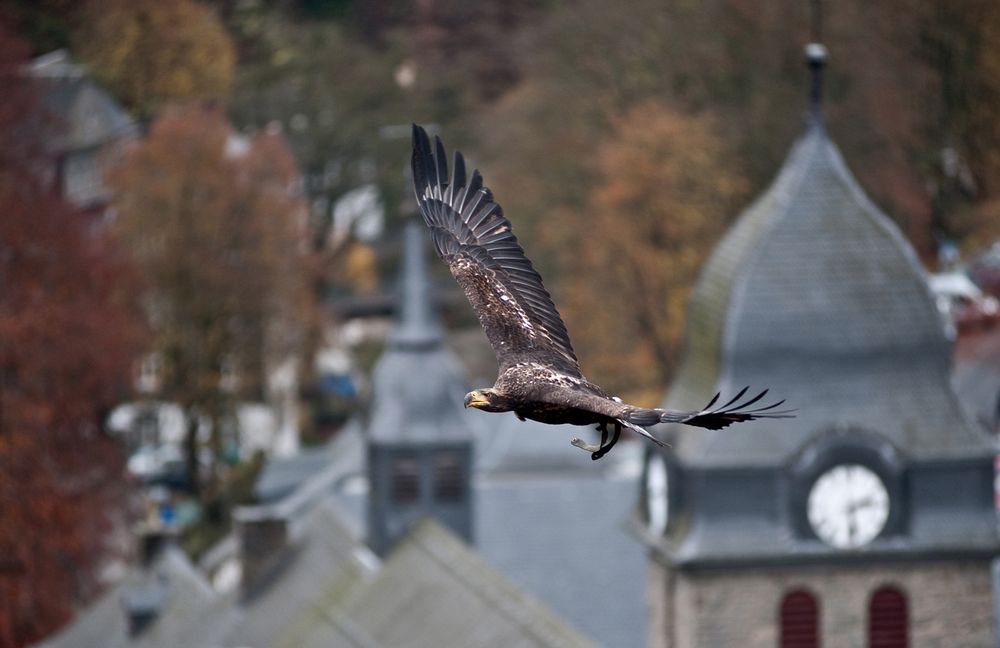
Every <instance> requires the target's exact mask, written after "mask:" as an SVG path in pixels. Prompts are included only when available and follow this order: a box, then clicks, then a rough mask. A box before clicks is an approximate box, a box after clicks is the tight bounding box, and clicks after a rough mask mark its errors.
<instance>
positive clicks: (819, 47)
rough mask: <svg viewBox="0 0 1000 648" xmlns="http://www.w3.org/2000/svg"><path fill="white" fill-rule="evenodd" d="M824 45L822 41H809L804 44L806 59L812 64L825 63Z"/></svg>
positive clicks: (825, 52)
mask: <svg viewBox="0 0 1000 648" xmlns="http://www.w3.org/2000/svg"><path fill="white" fill-rule="evenodd" d="M826 57H827V51H826V45H823V44H822V43H809V44H808V45H806V60H807V61H809V63H810V64H811V65H812V64H823V63H826Z"/></svg>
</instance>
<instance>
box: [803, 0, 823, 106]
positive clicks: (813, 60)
mask: <svg viewBox="0 0 1000 648" xmlns="http://www.w3.org/2000/svg"><path fill="white" fill-rule="evenodd" d="M811 7H812V42H811V43H809V44H808V45H806V64H807V65H808V66H809V70H810V72H811V73H812V74H811V76H812V79H811V83H810V87H809V118H810V122H812V123H814V124H817V125H821V124H822V123H823V68H824V67H825V65H826V58H827V51H826V46H825V45H823V6H822V3H821V0H813V1H812V3H811Z"/></svg>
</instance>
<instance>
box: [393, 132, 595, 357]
mask: <svg viewBox="0 0 1000 648" xmlns="http://www.w3.org/2000/svg"><path fill="white" fill-rule="evenodd" d="M412 164H413V185H414V189H415V190H416V194H417V202H418V203H419V204H420V211H421V213H422V214H423V217H424V222H426V223H427V226H428V227H429V228H430V230H431V239H432V240H433V242H434V248H435V250H436V251H437V253H438V255H439V256H440V257H441V258H442V259H444V260H445V262H446V263H447V264H448V267H449V268H450V269H451V273H452V274H453V275H454V276H455V279H456V280H457V281H458V283H459V285H461V286H462V289H463V290H464V291H465V294H466V296H467V297H468V298H469V301H470V302H471V303H472V307H473V309H475V311H476V315H478V316H479V322H480V323H481V324H482V326H483V329H484V330H485V331H486V337H487V338H489V341H490V344H491V345H493V350H494V351H495V352H496V356H497V362H498V364H499V365H500V371H501V372H503V371H504V370H506V369H507V368H509V367H511V366H513V365H515V364H517V363H518V362H533V363H540V364H547V365H550V366H553V367H555V368H558V369H559V370H561V371H563V372H564V373H567V374H569V375H573V376H579V375H580V367H579V364H578V363H577V360H576V354H575V353H574V352H573V347H572V346H571V345H570V341H569V334H568V333H567V332H566V325H565V324H563V321H562V318H561V317H560V316H559V312H558V311H557V310H556V307H555V305H554V304H553V303H552V298H551V297H549V293H548V292H547V291H546V290H545V287H544V286H543V285H542V278H541V277H540V276H539V275H538V273H537V272H536V271H535V269H534V268H533V267H532V265H531V261H529V260H528V258H527V257H525V256H524V251H523V250H522V249H521V246H520V245H519V244H518V242H517V238H516V237H515V236H514V233H513V232H512V231H511V226H510V221H509V220H507V219H506V218H505V217H504V215H503V210H502V209H501V208H500V205H498V204H497V203H496V202H495V201H494V200H493V194H492V192H490V190H489V189H487V188H486V187H484V186H483V180H482V176H480V175H479V172H478V171H473V172H472V176H471V178H466V172H465V160H464V159H463V158H462V154H461V153H459V152H458V151H455V157H454V164H453V167H454V168H453V170H452V176H451V178H449V177H448V163H447V160H446V156H445V152H444V147H443V146H442V145H441V141H440V140H438V139H437V138H435V141H434V150H433V151H432V149H431V142H430V139H429V138H428V137H427V133H426V132H425V131H424V129H423V128H421V127H419V126H417V125H415V124H414V126H413V160H412Z"/></svg>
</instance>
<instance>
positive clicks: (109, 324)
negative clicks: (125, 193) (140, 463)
mask: <svg viewBox="0 0 1000 648" xmlns="http://www.w3.org/2000/svg"><path fill="white" fill-rule="evenodd" d="M25 60H26V51H25V50H24V49H23V47H21V46H20V44H19V42H18V41H17V40H16V39H15V37H14V36H13V35H12V34H10V33H9V32H5V31H3V29H2V27H0V95H3V97H4V100H3V101H2V102H0V152H2V153H0V213H2V214H3V217H2V218H0V285H2V286H3V288H2V290H0V646H20V645H24V644H26V643H29V642H32V641H35V640H37V639H39V638H41V637H42V636H44V635H45V634H46V633H48V632H50V631H52V630H53V629H55V628H56V627H58V625H59V624H61V623H63V622H64V621H66V620H67V618H68V617H69V614H70V611H71V607H72V605H73V604H74V603H75V602H77V601H78V600H79V599H81V598H85V597H86V596H88V595H89V594H92V593H93V591H94V588H95V587H96V586H97V572H98V570H99V568H100V567H101V566H102V564H103V561H104V560H106V559H107V557H108V553H109V551H108V550H109V547H108V546H107V543H106V538H107V532H108V530H109V529H110V528H111V527H112V526H113V525H114V524H115V523H116V522H117V523H121V520H122V518H121V517H120V514H121V510H122V509H121V503H122V498H121V496H122V485H123V473H122V466H121V457H120V456H119V453H118V451H117V444H116V443H114V442H113V441H112V440H111V439H109V438H108V437H107V436H106V434H105V433H104V432H103V430H102V417H103V415H104V414H105V413H106V411H107V409H108V408H109V407H110V406H111V405H112V404H113V403H115V402H116V401H117V400H120V399H121V398H122V397H123V395H124V394H125V393H126V391H127V387H128V384H129V370H130V366H131V362H132V358H133V354H134V353H135V351H136V350H137V348H138V346H139V343H140V341H141V335H142V331H143V328H142V326H141V318H140V313H139V311H138V309H137V308H136V307H135V304H134V303H133V296H134V295H135V292H136V290H135V289H136V286H137V284H136V282H135V280H136V274H135V273H134V272H133V270H132V268H131V266H130V265H129V263H128V262H127V260H126V259H125V258H123V256H122V255H121V254H120V250H119V248H118V247H117V246H115V245H114V241H112V240H111V239H110V238H109V237H108V236H107V235H106V234H105V233H104V232H103V231H102V230H101V229H100V228H99V227H97V226H96V225H95V223H93V222H92V221H90V220H89V219H88V217H87V216H85V215H84V214H81V213H78V212H76V211H74V210H73V209H72V208H71V207H70V206H69V205H67V204H66V203H65V202H63V201H62V200H61V199H60V198H58V197H57V196H56V195H54V194H53V193H52V191H51V190H50V188H49V187H48V186H46V180H47V179H48V176H47V175H46V174H45V173H44V170H46V169H48V168H49V165H50V164H51V161H50V159H49V158H48V157H47V155H46V152H45V151H44V150H43V148H42V146H41V142H40V139H39V136H40V134H41V133H42V132H45V131H46V129H49V128H55V127H57V125H56V124H54V122H53V120H52V119H51V118H50V117H49V116H47V115H45V114H44V113H43V112H42V111H41V110H40V109H39V103H38V97H39V88H37V87H36V86H35V84H34V82H33V81H31V80H30V78H28V77H26V76H24V75H23V74H22V71H21V68H20V67H19V66H20V65H21V64H22V63H23V62H24V61H25Z"/></svg>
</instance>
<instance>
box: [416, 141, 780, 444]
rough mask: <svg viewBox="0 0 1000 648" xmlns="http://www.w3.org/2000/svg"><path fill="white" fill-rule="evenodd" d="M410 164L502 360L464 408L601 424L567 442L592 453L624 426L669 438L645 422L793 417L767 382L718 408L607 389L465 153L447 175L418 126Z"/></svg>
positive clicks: (454, 268)
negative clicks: (596, 436) (659, 402)
mask: <svg viewBox="0 0 1000 648" xmlns="http://www.w3.org/2000/svg"><path fill="white" fill-rule="evenodd" d="M412 167H413V185H414V190H415V192H416V197H417V202H418V204H419V206H420V213H421V215H422V216H423V220H424V223H426V225H427V227H428V228H429V229H430V235H431V241H432V242H433V245H434V250H435V251H436V252H437V254H438V256H440V257H441V258H442V259H443V260H444V262H445V263H447V264H448V267H449V269H450V270H451V274H452V275H453V276H454V277H455V280H456V281H457V282H458V284H459V285H460V286H461V287H462V290H463V291H464V292H465V295H466V297H468V299H469V302H470V303H471V304H472V308H473V309H474V310H475V312H476V315H477V316H478V317H479V322H480V324H482V327H483V330H484V331H485V332H486V337H487V338H488V339H489V341H490V344H491V345H492V347H493V351H494V352H495V353H496V358H497V364H498V365H499V370H498V375H497V379H496V382H495V383H494V385H493V386H492V387H487V388H482V389H476V390H474V391H471V392H469V393H468V394H466V396H465V406H466V407H474V408H476V409H480V410H483V411H486V412H514V414H515V415H517V417H518V418H519V419H521V420H522V421H523V420H525V419H531V420H533V421H540V422H542V423H550V424H572V425H584V426H588V425H596V426H597V428H596V429H597V431H598V432H600V433H601V442H600V444H598V445H593V444H588V443H585V442H584V441H582V440H581V439H579V438H574V439H573V440H572V441H571V443H572V444H573V445H574V446H576V447H578V448H581V449H583V450H586V451H587V452H590V453H591V458H592V459H595V460H596V459H600V458H601V457H603V456H604V455H605V454H607V452H608V451H609V450H611V448H612V447H614V445H615V443H617V441H618V438H619V437H620V435H621V432H622V429H623V428H628V429H629V430H632V431H634V432H636V433H637V434H639V435H641V436H643V437H645V438H647V439H649V440H650V441H652V442H653V443H656V444H657V445H660V446H666V445H667V444H666V443H664V442H663V441H661V440H659V439H657V438H656V437H655V436H653V435H652V434H651V433H650V432H648V431H647V430H645V429H644V427H646V426H652V425H656V424H658V423H683V424H686V425H693V426H698V427H702V428H709V429H712V430H717V429H720V428H723V427H725V426H727V425H729V424H731V423H736V422H741V421H751V420H754V419H760V418H787V417H790V416H792V413H791V412H792V411H791V410H778V409H777V408H778V407H779V406H781V404H782V403H784V401H783V400H781V401H778V402H776V403H773V404H771V405H758V403H760V402H761V400H762V399H763V398H764V396H765V395H766V394H767V390H766V389H765V390H764V391H762V392H760V393H758V394H756V395H755V396H752V397H747V398H746V399H745V400H742V399H744V396H745V395H746V393H747V389H748V388H747V387H744V388H743V389H742V390H741V391H740V392H739V393H738V394H736V396H735V397H733V398H732V399H730V400H729V401H728V402H726V403H724V404H722V405H718V406H716V403H718V401H719V394H716V395H715V398H713V399H712V400H711V401H710V402H709V403H708V405H706V406H705V407H703V408H702V409H700V410H698V411H690V412H685V411H678V410H669V409H652V408H646V407H637V406H635V405H629V404H628V403H624V402H622V400H621V399H620V398H617V397H614V396H611V395H609V394H608V393H607V392H605V391H604V390H603V389H601V388H600V387H598V386H597V385H595V384H594V383H592V382H590V381H589V380H587V379H586V378H585V377H584V375H583V373H582V372H581V371H580V365H579V363H578V362H577V359H576V354H575V353H574V352H573V346H572V345H571V344H570V341H569V334H568V333H567V332H566V325H565V324H563V320H562V318H561V317H560V316H559V312H558V311H557V310H556V307H555V304H553V302H552V298H551V297H550V296H549V293H548V292H547V291H546V290H545V287H544V286H543V285H542V278H541V276H540V275H539V274H538V272H536V271H535V269H534V267H533V266H532V264H531V261H529V260H528V258H527V257H526V256H525V254H524V250H522V249H521V246H520V244H519V243H518V240H517V237H515V236H514V232H513V231H512V229H511V223H510V221H509V220H507V218H506V217H505V216H504V214H503V209H502V208H501V207H500V205H499V204H498V203H497V202H496V201H495V200H494V199H493V193H492V192H491V191H490V190H489V189H488V188H487V187H485V186H484V185H483V178H482V176H481V175H480V174H479V171H478V170H473V172H472V175H471V176H470V175H467V174H466V168H465V160H464V158H463V157H462V154H461V153H460V152H459V151H455V153H454V159H453V163H452V173H451V176H450V177H449V175H448V162H447V157H446V155H445V150H444V146H443V145H442V143H441V140H440V139H439V138H437V137H435V138H434V146H433V149H432V147H431V141H430V139H429V137H428V136H427V132H426V131H425V130H424V129H423V128H421V127H420V126H417V125H416V124H414V125H413V157H412ZM754 405H757V407H756V408H755V409H748V408H750V407H752V406H754Z"/></svg>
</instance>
